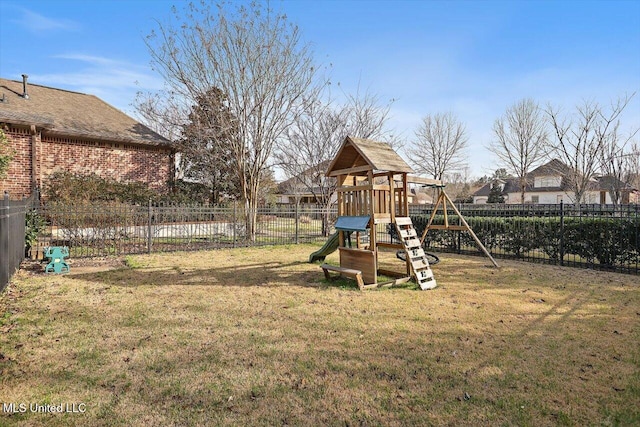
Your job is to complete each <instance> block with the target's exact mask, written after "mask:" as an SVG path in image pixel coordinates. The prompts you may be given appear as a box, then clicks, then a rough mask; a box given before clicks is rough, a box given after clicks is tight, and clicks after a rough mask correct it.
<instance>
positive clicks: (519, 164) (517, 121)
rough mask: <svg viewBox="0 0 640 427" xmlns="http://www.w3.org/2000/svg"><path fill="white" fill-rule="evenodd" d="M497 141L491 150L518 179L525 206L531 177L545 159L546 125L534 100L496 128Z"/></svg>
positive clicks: (521, 104) (521, 105) (498, 121)
mask: <svg viewBox="0 0 640 427" xmlns="http://www.w3.org/2000/svg"><path fill="white" fill-rule="evenodd" d="M493 134H494V136H495V139H494V140H493V141H492V142H491V143H490V144H489V147H488V148H489V150H490V151H491V152H492V153H493V154H494V155H495V156H496V157H497V158H498V161H499V163H500V165H501V166H504V167H505V168H506V169H507V170H508V171H509V172H511V173H512V174H513V175H514V176H515V177H517V178H518V183H519V186H520V203H522V204H524V194H525V191H526V187H527V184H528V182H527V174H528V173H529V172H530V171H531V170H532V169H533V168H534V167H535V166H536V165H537V164H538V163H539V162H540V160H542V159H543V158H544V157H545V154H546V152H545V146H546V142H547V131H546V122H545V117H544V115H543V112H542V110H540V108H539V107H538V104H537V103H536V102H535V101H534V100H532V99H523V100H521V101H519V102H517V103H515V104H513V105H512V106H510V107H509V108H507V110H506V112H505V113H504V115H503V116H502V117H500V118H499V119H496V121H495V122H494V124H493Z"/></svg>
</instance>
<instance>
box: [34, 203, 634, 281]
mask: <svg viewBox="0 0 640 427" xmlns="http://www.w3.org/2000/svg"><path fill="white" fill-rule="evenodd" d="M457 207H458V209H459V210H460V211H461V213H462V215H463V216H464V217H465V219H466V220H467V222H468V223H469V225H470V226H471V227H472V228H473V230H474V231H475V233H476V235H477V236H478V237H479V238H480V240H481V241H482V242H483V243H484V245H485V246H486V248H487V249H488V250H489V251H490V252H491V254H492V255H493V256H495V257H501V258H513V259H520V260H524V261H530V262H542V263H549V264H558V265H570V266H580V267H588V268H596V269H606V270H613V271H619V272H625V273H632V274H639V273H640V255H639V254H640V250H639V249H638V248H639V242H640V218H639V216H640V215H639V212H638V211H639V207H638V206H637V205H628V206H617V207H613V206H601V205H580V206H577V205H566V204H565V205H563V204H558V205H504V204H500V205H458V206H457ZM432 209H433V207H432V206H430V205H420V206H415V205H414V206H411V209H410V215H411V217H412V219H413V222H414V224H415V226H416V229H417V231H418V232H419V233H420V234H422V230H423V229H424V227H425V225H426V223H427V221H428V219H429V217H430V215H431V212H432ZM41 213H42V215H43V216H44V217H45V218H46V220H47V221H48V223H49V225H50V226H49V228H48V233H47V235H46V236H44V238H45V240H47V242H46V244H51V245H66V246H69V247H70V251H71V256H72V257H93V256H105V255H126V254H139V253H150V252H161V251H175V250H199V249H213V248H229V247H238V246H254V245H282V244H296V243H307V242H315V241H317V242H322V241H324V240H326V238H327V236H328V235H329V234H330V233H332V232H333V230H332V227H331V224H333V223H334V221H335V218H336V216H337V213H336V211H335V209H331V210H330V211H328V212H327V211H325V210H323V209H321V208H318V207H315V206H313V207H311V206H305V207H298V208H296V207H295V206H290V205H279V206H268V207H263V208H260V209H259V211H258V215H257V222H256V224H255V235H253V236H251V235H250V233H249V232H248V231H247V217H246V213H245V212H244V209H243V206H242V205H241V204H230V205H225V206H202V205H192V206H185V205H180V206H176V205H151V204H148V205H144V206H141V205H133V206H132V205H125V204H119V203H100V204H95V203H92V204H89V203H85V204H76V205H62V204H56V203H48V204H46V205H45V206H43V207H42V211H41ZM323 219H324V220H323ZM448 220H449V223H450V224H458V223H457V220H458V219H457V217H456V215H455V213H454V212H453V211H450V212H448ZM443 221H444V215H442V212H441V211H440V212H437V214H436V216H435V218H434V224H442V223H443ZM323 223H324V224H325V226H324V227H323ZM327 224H328V226H327ZM392 231H393V230H392V228H390V227H384V226H381V227H379V229H378V233H379V234H378V241H390V240H392V238H393V233H392ZM425 247H426V248H427V249H429V250H432V251H436V252H455V253H462V254H473V255H481V252H480V251H479V250H478V249H477V247H476V245H475V242H474V241H473V239H472V238H471V236H469V235H468V233H467V232H464V231H462V232H460V231H445V230H430V231H429V232H428V233H427V235H426V239H425Z"/></svg>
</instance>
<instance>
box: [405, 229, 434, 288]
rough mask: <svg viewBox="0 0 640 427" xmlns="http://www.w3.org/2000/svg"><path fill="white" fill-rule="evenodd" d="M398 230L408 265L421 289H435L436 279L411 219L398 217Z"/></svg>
mask: <svg viewBox="0 0 640 427" xmlns="http://www.w3.org/2000/svg"><path fill="white" fill-rule="evenodd" d="M396 228H397V229H398V236H400V241H401V242H402V244H403V246H404V250H405V252H406V254H407V263H408V264H409V265H410V266H411V271H412V272H413V275H414V277H415V278H416V282H418V285H420V289H422V290H425V289H433V288H435V287H436V279H435V278H434V277H433V271H432V270H431V267H429V261H428V260H427V256H426V254H425V253H424V250H423V249H422V244H421V243H420V239H418V234H417V233H416V229H415V228H413V223H412V222H411V218H409V217H396Z"/></svg>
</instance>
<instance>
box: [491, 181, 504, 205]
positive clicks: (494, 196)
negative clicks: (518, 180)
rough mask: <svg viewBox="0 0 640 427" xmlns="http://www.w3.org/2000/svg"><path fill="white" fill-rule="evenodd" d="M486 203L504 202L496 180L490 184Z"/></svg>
mask: <svg viewBox="0 0 640 427" xmlns="http://www.w3.org/2000/svg"><path fill="white" fill-rule="evenodd" d="M487 203H504V196H503V195H502V188H501V187H500V184H499V183H498V182H494V183H493V184H491V191H489V198H488V199H487Z"/></svg>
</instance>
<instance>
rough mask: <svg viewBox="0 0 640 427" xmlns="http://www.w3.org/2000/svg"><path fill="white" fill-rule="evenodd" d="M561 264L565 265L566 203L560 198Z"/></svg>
mask: <svg viewBox="0 0 640 427" xmlns="http://www.w3.org/2000/svg"><path fill="white" fill-rule="evenodd" d="M560 265H562V266H564V203H563V201H562V199H560Z"/></svg>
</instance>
